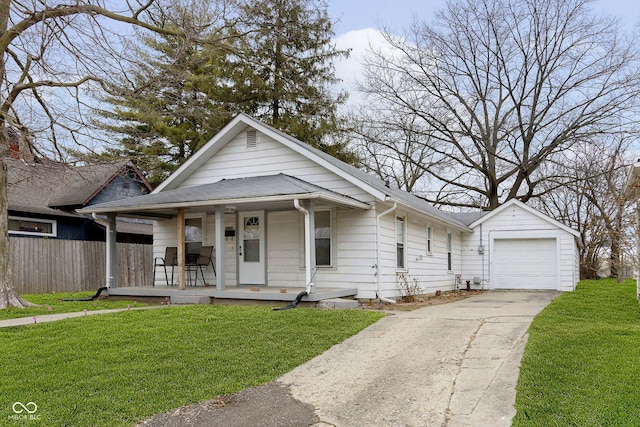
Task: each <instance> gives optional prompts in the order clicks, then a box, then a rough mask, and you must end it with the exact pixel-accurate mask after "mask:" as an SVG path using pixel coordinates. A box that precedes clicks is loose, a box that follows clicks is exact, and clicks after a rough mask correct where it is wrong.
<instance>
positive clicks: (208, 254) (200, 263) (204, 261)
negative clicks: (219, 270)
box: [187, 246, 216, 286]
mask: <svg viewBox="0 0 640 427" xmlns="http://www.w3.org/2000/svg"><path fill="white" fill-rule="evenodd" d="M209 264H211V267H213V274H214V275H216V265H215V263H214V262H213V246H203V247H202V249H200V253H199V254H198V257H197V258H195V262H193V263H188V264H187V271H188V272H190V271H194V272H195V275H196V277H195V286H198V271H200V276H202V284H203V285H205V284H206V280H205V278H204V270H206V269H207V268H209ZM189 277H191V276H189ZM189 282H191V280H189Z"/></svg>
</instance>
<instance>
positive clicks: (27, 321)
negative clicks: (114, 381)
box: [0, 305, 169, 328]
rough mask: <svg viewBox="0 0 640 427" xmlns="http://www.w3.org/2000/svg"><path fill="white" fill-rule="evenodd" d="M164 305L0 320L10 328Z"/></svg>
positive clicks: (5, 326)
mask: <svg viewBox="0 0 640 427" xmlns="http://www.w3.org/2000/svg"><path fill="white" fill-rule="evenodd" d="M163 307H169V306H168V305H150V306H144V307H131V308H112V309H107V310H86V311H73V312H70V313H56V314H45V315H42V316H29V317H19V318H17V319H7V320H0V328H10V327H13V326H26V325H33V324H38V323H47V322H56V321H58V320H64V319H73V318H74V317H83V316H93V315H95V314H107V313H118V312H121V311H130V310H149V309H152V308H163Z"/></svg>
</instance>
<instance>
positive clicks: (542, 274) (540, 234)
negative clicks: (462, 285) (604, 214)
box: [462, 200, 580, 291]
mask: <svg viewBox="0 0 640 427" xmlns="http://www.w3.org/2000/svg"><path fill="white" fill-rule="evenodd" d="M469 227H470V228H472V229H473V234H470V235H466V236H463V253H462V258H463V263H462V264H463V265H464V266H465V268H464V270H465V271H464V272H463V274H462V276H463V277H462V278H463V279H464V280H468V279H467V277H469V278H474V279H475V282H476V283H478V282H480V283H479V285H480V286H482V287H483V288H484V289H545V290H558V291H573V290H574V289H575V286H576V283H577V282H578V280H579V276H580V265H579V259H580V256H579V244H580V233H578V232H577V231H575V230H573V229H571V228H569V227H567V226H565V225H563V224H561V223H559V222H558V221H555V220H554V219H552V218H550V217H548V216H546V215H544V214H542V213H541V212H538V211H537V210H535V209H533V208H530V207H529V206H527V205H525V204H523V203H521V202H519V201H517V200H510V201H509V202H507V203H505V204H504V205H502V206H500V207H499V208H497V209H495V210H494V211H491V212H488V213H486V214H485V215H484V216H482V217H481V218H479V219H476V220H475V221H474V222H472V223H471V224H469Z"/></svg>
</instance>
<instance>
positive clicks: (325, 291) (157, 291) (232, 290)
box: [108, 286, 358, 302]
mask: <svg viewBox="0 0 640 427" xmlns="http://www.w3.org/2000/svg"><path fill="white" fill-rule="evenodd" d="M251 289H260V290H259V291H255V290H253V291H252V290H251ZM280 289H281V287H277V286H262V287H252V286H227V287H226V288H225V290H223V291H218V290H217V289H216V287H215V286H209V287H205V286H187V288H186V289H182V290H180V289H178V288H177V287H176V286H135V287H125V288H109V290H108V294H109V296H119V297H138V298H167V297H169V298H172V299H175V298H193V299H197V298H202V297H209V298H215V299H220V300H247V301H249V300H253V301H287V302H290V301H293V300H294V299H295V298H296V296H297V295H298V294H299V293H300V292H302V291H304V288H285V287H282V289H286V290H287V291H286V293H282V292H280ZM357 293H358V290H357V289H356V288H316V292H315V293H313V294H311V295H306V296H305V297H304V298H302V300H301V302H318V301H322V300H326V299H332V298H344V297H347V298H348V297H355V295H356V294H357Z"/></svg>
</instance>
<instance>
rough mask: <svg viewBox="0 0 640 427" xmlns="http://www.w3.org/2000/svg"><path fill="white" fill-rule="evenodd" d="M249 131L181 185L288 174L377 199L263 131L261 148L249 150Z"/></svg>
mask: <svg viewBox="0 0 640 427" xmlns="http://www.w3.org/2000/svg"><path fill="white" fill-rule="evenodd" d="M246 134H247V132H241V133H240V134H239V135H238V136H237V137H236V138H235V139H233V140H232V141H230V142H229V143H228V144H227V145H225V146H224V147H223V148H222V149H221V150H220V151H218V152H217V153H216V154H215V156H213V157H212V158H210V159H209V160H208V161H207V162H206V163H205V164H204V165H203V166H202V167H200V168H199V169H197V170H195V171H193V172H192V173H191V175H190V176H189V177H187V178H186V179H185V180H184V181H183V182H182V184H180V187H190V186H194V185H202V184H209V183H212V182H217V181H219V180H221V179H233V178H242V177H248V176H263V175H277V174H279V173H284V174H287V175H291V176H295V177H297V178H300V179H303V180H305V181H307V182H311V183H313V184H315V185H319V186H321V187H324V188H328V189H331V190H333V191H335V192H338V193H341V194H346V195H348V196H351V197H354V198H356V199H358V200H361V201H365V202H372V201H373V199H372V196H371V195H369V194H367V193H365V192H364V191H363V190H361V189H359V188H358V187H356V186H355V185H353V184H351V183H350V182H348V181H347V180H345V179H344V178H341V177H340V176H338V175H336V174H335V173H333V172H330V171H329V170H327V169H325V168H324V167H322V166H320V165H318V164H317V163H315V162H313V161H312V160H309V159H308V158H306V157H304V156H303V155H301V154H299V153H296V152H295V151H293V150H291V149H290V148H288V147H286V146H285V145H283V144H281V143H279V142H277V141H275V140H273V139H271V138H269V137H267V136H266V135H264V134H262V133H260V132H257V148H256V149H251V150H247V136H246Z"/></svg>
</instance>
